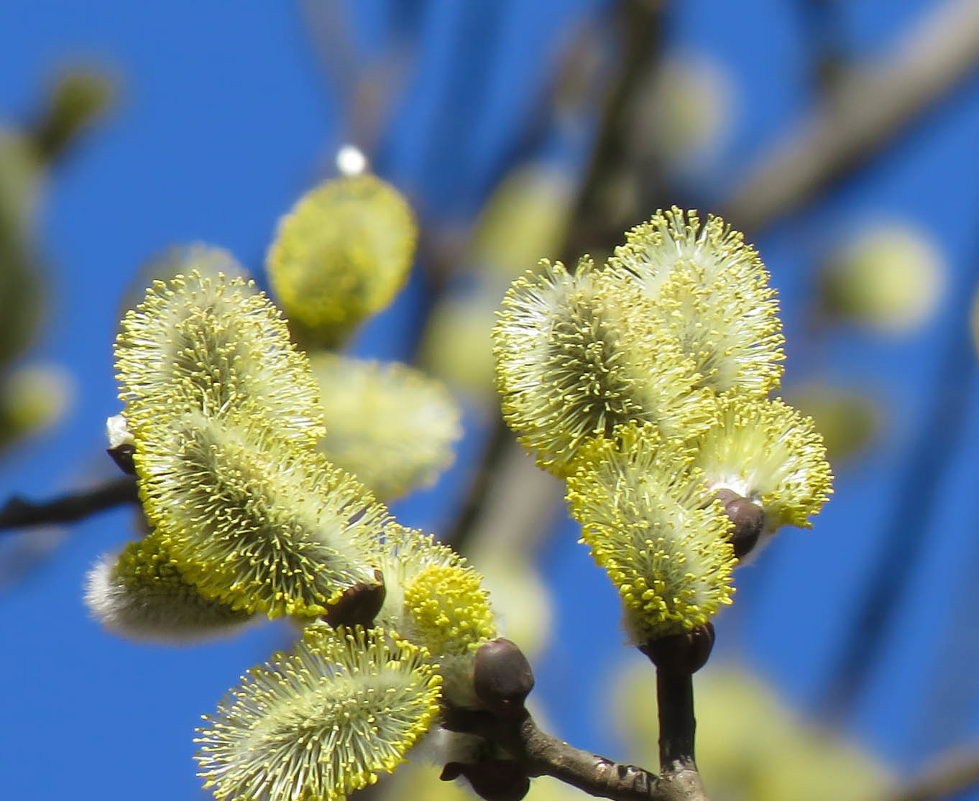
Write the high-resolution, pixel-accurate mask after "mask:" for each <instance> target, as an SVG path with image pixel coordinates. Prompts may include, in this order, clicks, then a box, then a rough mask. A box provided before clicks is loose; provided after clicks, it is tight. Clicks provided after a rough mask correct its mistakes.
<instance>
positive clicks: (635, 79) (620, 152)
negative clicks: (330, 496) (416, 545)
mask: <svg viewBox="0 0 979 801" xmlns="http://www.w3.org/2000/svg"><path fill="white" fill-rule="evenodd" d="M664 6H665V2H663V0H623V2H621V3H620V4H619V8H618V10H617V13H618V14H619V15H620V16H619V22H620V23H621V28H622V33H623V37H624V41H623V51H624V52H623V56H622V61H621V64H620V66H619V69H618V70H617V72H616V74H615V76H614V77H613V78H612V80H611V82H610V84H609V86H608V88H607V90H606V93H605V100H604V108H603V111H602V114H601V119H600V122H599V127H598V132H597V133H596V136H595V142H594V145H593V148H592V153H591V157H590V158H589V160H588V164H587V166H586V168H585V171H584V175H583V177H582V181H581V185H580V188H579V190H578V194H577V198H576V200H575V203H574V207H573V210H572V212H571V215H570V219H569V221H568V226H567V231H568V235H567V238H566V241H565V242H564V246H563V247H562V248H561V252H562V254H563V259H564V261H565V263H566V264H573V263H574V259H575V258H576V257H577V256H578V255H581V254H584V253H586V252H589V251H592V250H594V249H606V248H609V249H610V248H611V246H612V245H614V244H615V242H616V240H617V238H618V237H619V235H620V234H621V233H622V226H621V222H620V221H618V220H614V221H613V220H610V219H609V214H608V211H607V205H608V204H607V203H604V202H603V200H604V198H605V194H606V189H607V185H608V182H609V181H610V180H611V179H612V177H613V176H616V175H618V173H619V171H620V169H621V168H622V167H623V165H624V164H626V163H627V148H626V147H625V140H624V136H625V131H626V130H627V121H628V119H629V115H630V114H631V112H632V100H633V98H634V96H635V94H636V91H637V89H638V88H639V87H640V86H641V85H642V78H643V77H644V76H645V75H647V74H648V71H649V69H650V67H651V65H652V63H653V61H654V60H655V58H657V57H658V55H659V51H660V47H659V44H660V39H661V36H662V23H661V21H662V14H663V10H664ZM518 447H519V446H517V445H515V444H514V443H513V441H512V440H511V438H510V435H509V431H508V429H507V427H506V424H505V423H504V422H503V419H502V418H497V419H496V420H495V421H494V424H493V430H492V431H491V432H490V435H489V439H488V443H487V447H486V449H485V450H484V452H483V457H482V459H481V461H480V464H479V466H478V467H477V472H476V475H475V477H474V479H473V482H472V484H471V485H470V488H469V491H468V493H467V496H466V498H465V499H464V501H463V505H462V508H461V513H460V515H459V517H458V518H457V521H456V524H455V525H454V526H453V528H452V530H451V531H450V532H449V533H448V534H447V536H446V537H445V538H444V539H445V540H447V541H448V542H451V543H452V545H453V546H454V547H456V548H460V547H464V544H465V542H466V541H467V540H468V539H469V538H470V537H471V536H472V533H473V530H474V528H475V527H476V525H477V523H478V520H479V518H480V516H481V515H483V514H484V513H485V509H486V506H485V504H486V500H487V497H488V496H489V495H490V494H492V492H493V490H494V487H495V485H496V482H497V479H498V478H499V476H500V474H501V469H500V468H501V465H502V464H503V463H504V462H505V461H507V459H508V458H509V457H510V455H511V453H512V451H513V450H514V449H516V448H518ZM556 488H557V489H556ZM557 490H559V485H557V484H555V483H554V482H553V481H550V480H548V477H547V476H543V475H541V476H535V477H534V478H532V479H529V481H528V483H527V485H526V486H525V487H524V488H523V489H522V490H521V491H520V492H519V493H518V495H519V498H517V499H514V501H515V503H516V504H518V505H522V504H523V502H524V501H525V500H526V499H527V498H528V497H529V498H534V499H535V501H534V503H535V505H536V507H537V508H542V507H545V506H546V507H547V508H551V507H552V506H553V503H556V502H557V501H558V499H559V498H560V495H559V493H558V491H557ZM509 500H510V499H509V498H508V499H507V501H509ZM552 502H553V503H552Z"/></svg>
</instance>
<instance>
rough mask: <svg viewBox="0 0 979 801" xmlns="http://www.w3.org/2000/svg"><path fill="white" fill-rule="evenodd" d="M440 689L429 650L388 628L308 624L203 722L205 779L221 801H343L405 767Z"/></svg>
mask: <svg viewBox="0 0 979 801" xmlns="http://www.w3.org/2000/svg"><path fill="white" fill-rule="evenodd" d="M440 686H441V678H440V676H439V675H438V673H437V672H436V670H435V666H434V664H433V663H432V662H431V661H430V659H429V655H428V653H427V652H426V651H425V649H424V648H419V647H418V646H415V645H412V644H410V643H407V642H402V641H399V642H397V643H394V642H392V641H390V640H389V638H388V636H387V635H386V634H385V632H384V631H383V630H381V629H371V630H366V631H365V630H364V629H362V628H359V627H358V628H355V629H340V630H336V631H334V630H332V629H328V628H326V627H325V626H318V625H316V626H311V627H309V628H308V629H307V630H306V632H305V635H304V637H303V640H302V641H301V642H300V643H299V644H298V645H297V646H296V648H295V650H294V651H293V652H292V653H291V654H285V653H280V654H276V655H275V656H274V657H273V659H272V661H271V662H270V663H269V664H268V665H266V666H265V667H257V668H253V669H252V670H250V671H249V672H248V674H247V675H246V676H244V677H243V679H242V682H241V684H240V685H239V686H238V687H237V688H236V689H235V690H233V691H232V692H231V693H230V694H229V695H228V696H227V697H226V698H225V699H224V700H223V701H222V702H221V703H220V704H219V705H218V709H217V712H216V713H215V714H214V715H213V716H211V717H206V718H205V721H206V725H205V726H204V727H202V728H201V729H199V733H200V737H199V738H198V739H197V740H196V742H197V743H199V744H200V746H201V748H200V751H199V752H198V754H197V756H196V759H197V761H198V763H199V774H200V776H201V777H202V778H204V779H205V787H211V788H213V789H214V794H215V795H216V796H217V798H219V799H222V801H223V799H231V798H241V799H245V798H247V799H250V801H280V799H287V798H288V799H299V798H303V799H318V801H340V799H343V798H345V797H346V796H347V795H348V794H349V793H351V792H353V791H354V790H359V789H361V788H363V787H366V786H367V785H369V784H373V783H374V782H375V781H376V780H377V777H378V775H379V774H380V773H389V772H391V771H393V770H394V769H395V768H396V767H397V766H398V765H399V764H401V763H402V762H403V761H404V759H405V753H406V752H407V751H408V749H410V748H411V747H412V746H413V745H414V744H415V742H416V741H417V740H418V738H419V737H420V736H421V735H422V734H423V733H424V732H426V731H427V730H428V728H429V727H430V725H431V724H432V722H433V721H434V719H435V717H436V715H437V714H438V711H439V700H440V697H441V692H440Z"/></svg>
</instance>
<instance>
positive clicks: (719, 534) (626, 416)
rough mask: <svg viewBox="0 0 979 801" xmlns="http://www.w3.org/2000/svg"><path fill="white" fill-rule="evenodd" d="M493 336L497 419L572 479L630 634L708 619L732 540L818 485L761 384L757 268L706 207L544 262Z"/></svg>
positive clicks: (506, 303) (791, 425) (771, 328)
mask: <svg viewBox="0 0 979 801" xmlns="http://www.w3.org/2000/svg"><path fill="white" fill-rule="evenodd" d="M494 341H495V355H496V362H497V383H498V387H499V390H500V393H501V395H502V398H503V413H504V416H505V418H506V420H507V422H508V423H509V425H510V426H511V428H513V429H514V431H515V432H516V433H517V435H518V438H519V440H520V442H521V443H523V444H524V445H525V446H526V447H527V448H528V449H529V450H531V451H532V452H534V453H535V454H536V455H537V459H538V463H539V464H540V465H541V466H542V467H544V468H545V469H547V470H549V471H551V472H552V473H554V474H555V475H557V476H559V477H562V478H565V479H567V481H568V500H569V503H570V507H571V513H572V515H573V516H574V517H575V518H576V519H577V520H578V521H579V522H580V523H581V524H582V539H583V541H584V542H586V543H587V544H588V545H589V546H590V547H591V550H592V554H593V556H594V557H595V560H596V562H598V564H599V565H601V566H602V567H604V568H605V569H606V570H607V572H608V573H609V576H610V578H611V580H612V581H613V583H614V584H615V585H616V587H617V588H618V590H619V592H620V594H621V595H622V598H623V602H624V604H625V608H626V620H627V624H628V626H629V628H630V631H631V633H632V634H633V636H634V637H635V638H636V640H637V642H645V641H648V640H649V639H651V638H656V637H659V636H663V635H666V634H671V633H677V632H680V631H685V630H689V629H691V628H693V627H695V626H699V625H702V624H704V623H706V622H707V621H708V620H709V619H710V618H711V617H712V616H713V615H714V614H715V613H716V612H717V611H718V609H719V608H720V607H721V606H722V605H724V604H728V603H730V601H731V595H732V593H733V586H732V569H733V567H734V565H735V564H736V558H735V554H736V552H737V553H738V554H743V553H746V552H747V551H748V550H750V549H751V547H753V546H754V544H755V540H756V539H757V538H758V537H759V536H760V535H761V534H763V533H771V532H773V531H774V530H775V529H777V528H778V527H779V526H782V525H785V524H794V525H799V526H806V525H808V524H809V523H808V520H809V517H810V516H811V515H812V514H815V513H816V512H817V511H818V510H819V508H820V507H821V506H822V504H823V503H824V502H825V500H826V498H827V495H828V493H829V491H830V472H829V466H828V464H827V463H826V460H825V448H824V447H823V444H822V440H821V438H820V437H819V435H818V434H816V433H815V431H814V430H813V427H812V422H811V420H809V419H808V418H805V417H802V416H801V415H799V414H798V413H797V412H796V411H795V410H793V409H792V408H791V407H789V406H788V405H786V404H785V403H783V402H782V401H780V400H773V399H771V398H770V394H771V393H772V392H773V391H775V390H777V389H778V386H779V382H780V379H781V375H782V360H783V358H784V357H783V353H782V342H783V337H782V331H781V322H780V321H779V318H778V304H777V301H776V298H775V292H774V290H772V289H771V288H770V287H769V285H768V273H767V271H766V270H765V267H764V265H763V264H762V262H761V260H760V259H759V257H758V254H757V252H756V251H755V250H754V249H753V248H752V247H751V246H749V245H747V244H746V243H745V242H744V240H743V238H742V236H741V234H739V233H737V232H735V231H732V230H731V229H730V228H729V227H728V226H726V225H725V224H724V222H723V221H722V220H720V219H719V218H717V217H708V219H707V220H706V222H701V220H700V218H699V217H698V216H697V214H696V213H695V212H683V211H681V210H679V209H676V208H674V209H672V210H670V211H667V212H661V213H657V214H656V215H654V216H653V218H652V219H651V220H650V221H649V222H647V223H644V224H642V225H639V226H637V227H636V228H634V229H632V230H631V231H629V232H628V233H627V234H626V242H625V243H624V244H622V245H620V246H619V247H617V248H616V249H615V251H614V253H613V254H612V257H611V258H610V259H609V260H608V262H607V263H606V264H605V265H603V266H601V267H598V266H596V265H595V264H594V263H593V262H592V261H591V260H590V259H587V258H585V259H582V260H581V262H579V264H578V267H577V269H576V270H574V271H570V270H568V269H566V268H565V267H564V266H563V265H561V264H560V263H558V264H550V263H547V262H544V263H542V265H541V269H540V270H539V271H538V272H528V273H527V274H526V275H524V276H523V277H522V278H520V279H518V280H517V281H515V282H514V284H513V285H512V286H511V288H510V290H509V292H508V293H507V295H506V297H505V298H504V300H503V309H502V311H501V312H500V314H499V321H498V323H497V326H496V329H495V331H494ZM722 502H723V504H722ZM735 510H736V513H735ZM749 540H750V541H749Z"/></svg>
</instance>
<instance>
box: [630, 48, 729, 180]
mask: <svg viewBox="0 0 979 801" xmlns="http://www.w3.org/2000/svg"><path fill="white" fill-rule="evenodd" d="M734 94H735V92H734V89H733V87H732V85H731V78H730V76H729V75H728V73H727V72H725V71H724V70H723V69H722V67H721V65H720V64H718V63H717V62H716V61H714V60H712V59H711V58H710V57H708V56H707V55H706V54H704V53H691V52H678V53H672V54H670V55H668V56H667V57H666V58H665V59H664V60H663V61H662V62H661V63H657V64H656V74H655V76H654V78H653V79H652V80H650V81H647V82H646V85H645V87H644V91H643V93H642V94H641V96H640V98H639V104H640V109H641V113H639V114H637V115H636V126H635V128H634V130H633V132H632V134H633V137H634V139H635V141H636V142H637V143H638V145H639V147H638V149H639V151H640V152H646V151H648V152H651V153H654V154H656V156H657V157H658V158H660V159H665V160H666V161H667V162H669V163H670V164H671V166H676V167H678V168H680V169H681V170H684V171H690V170H693V169H695V168H696V167H697V166H699V165H701V164H704V163H709V162H710V158H711V157H712V156H713V155H715V154H716V153H717V152H718V151H719V150H720V146H721V144H722V142H723V141H724V138H725V136H726V135H727V133H728V131H729V130H730V128H731V121H732V120H733V118H734V112H735V110H736V108H735V104H734V102H733V98H734Z"/></svg>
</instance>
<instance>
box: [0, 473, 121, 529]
mask: <svg viewBox="0 0 979 801" xmlns="http://www.w3.org/2000/svg"><path fill="white" fill-rule="evenodd" d="M137 501H138V496H137V493H136V480H135V479H134V478H133V477H132V476H123V477H121V478H117V479H113V480H111V481H107V482H105V483H104V484H100V485H98V486H97V487H92V488H91V489H87V490H81V491H79V492H72V493H68V494H66V495H60V496H58V497H57V498H51V499H50V500H46V501H28V500H26V499H24V498H21V497H20V496H17V495H15V496H13V497H12V498H10V500H8V501H7V502H6V503H5V504H4V505H3V506H2V507H0V530H3V529H10V528H25V527H27V526H44V525H50V524H52V523H74V522H76V521H78V520H83V519H85V518H86V517H88V516H89V515H92V514H95V513H96V512H102V511H104V510H106V509H112V508H113V507H116V506H121V505H122V504H125V503H136V502H137Z"/></svg>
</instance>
